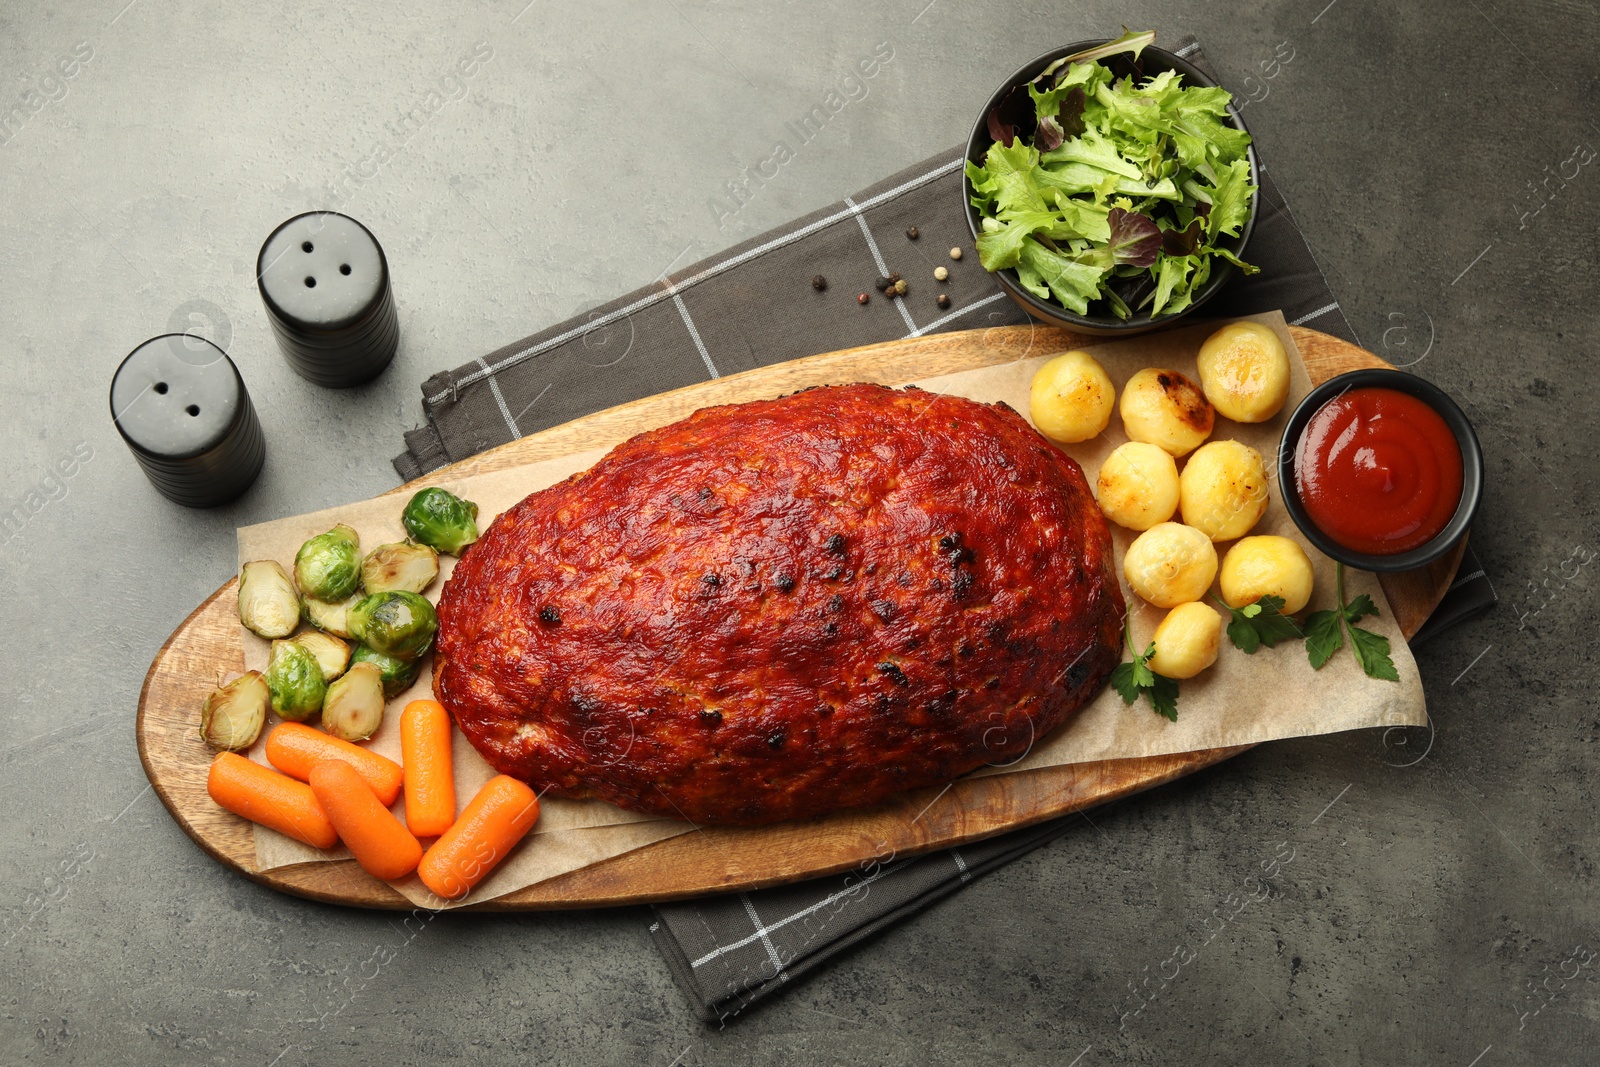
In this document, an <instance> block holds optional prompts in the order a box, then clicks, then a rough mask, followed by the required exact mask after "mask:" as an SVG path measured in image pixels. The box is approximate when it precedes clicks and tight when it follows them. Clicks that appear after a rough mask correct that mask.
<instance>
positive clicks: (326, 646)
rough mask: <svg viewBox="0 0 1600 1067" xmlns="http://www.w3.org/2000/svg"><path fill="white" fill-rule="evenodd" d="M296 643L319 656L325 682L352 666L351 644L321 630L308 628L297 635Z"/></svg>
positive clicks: (318, 659) (318, 662)
mask: <svg viewBox="0 0 1600 1067" xmlns="http://www.w3.org/2000/svg"><path fill="white" fill-rule="evenodd" d="M294 643H295V644H297V645H300V646H301V647H303V648H305V649H306V650H307V651H309V652H310V653H311V654H312V655H313V656H315V657H317V666H319V667H321V668H322V680H323V681H324V682H331V681H333V680H334V679H335V678H337V677H339V675H341V674H343V673H344V670H345V668H346V667H348V666H350V646H349V645H347V644H345V643H344V642H343V641H341V640H339V639H338V638H337V637H333V636H330V635H328V634H325V633H323V632H321V631H320V630H307V631H306V632H305V633H303V634H301V635H300V636H299V637H296V638H295V639H294Z"/></svg>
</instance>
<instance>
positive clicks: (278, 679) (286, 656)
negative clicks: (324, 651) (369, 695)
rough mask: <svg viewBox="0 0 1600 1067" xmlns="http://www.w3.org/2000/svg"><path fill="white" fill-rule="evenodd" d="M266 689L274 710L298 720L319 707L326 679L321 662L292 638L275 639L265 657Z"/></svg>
mask: <svg viewBox="0 0 1600 1067" xmlns="http://www.w3.org/2000/svg"><path fill="white" fill-rule="evenodd" d="M267 691H268V694H269V696H270V697H271V699H272V710H273V711H275V712H277V713H278V714H279V715H281V716H283V717H284V718H285V719H289V720H290V721H292V722H301V721H303V720H305V719H309V718H311V716H313V715H315V714H316V713H317V712H319V711H321V710H322V698H323V696H324V694H326V693H327V691H328V683H327V682H324V681H323V680H322V665H321V664H320V663H318V662H317V657H316V656H313V655H312V654H311V650H310V649H308V648H306V647H305V646H304V645H297V644H295V643H294V642H293V641H274V642H272V657H271V658H270V659H269V660H267Z"/></svg>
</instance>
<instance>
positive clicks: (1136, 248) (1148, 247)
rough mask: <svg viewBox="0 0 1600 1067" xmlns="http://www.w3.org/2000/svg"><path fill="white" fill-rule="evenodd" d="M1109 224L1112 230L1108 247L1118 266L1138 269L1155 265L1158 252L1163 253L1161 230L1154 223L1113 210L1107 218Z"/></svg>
mask: <svg viewBox="0 0 1600 1067" xmlns="http://www.w3.org/2000/svg"><path fill="white" fill-rule="evenodd" d="M1106 223H1107V225H1108V226H1109V227H1110V229H1111V234H1110V239H1109V240H1108V241H1107V244H1108V245H1109V246H1110V248H1111V254H1112V257H1113V258H1114V260H1115V261H1116V262H1117V263H1128V264H1132V265H1133V266H1135V267H1149V266H1151V265H1153V264H1154V263H1155V261H1156V253H1158V252H1160V251H1161V227H1159V226H1157V225H1156V224H1155V221H1154V220H1152V219H1150V218H1149V217H1147V216H1145V215H1141V214H1139V213H1138V212H1135V211H1124V210H1123V209H1122V208H1120V207H1114V208H1112V209H1111V212H1110V214H1109V215H1108V216H1107V217H1106Z"/></svg>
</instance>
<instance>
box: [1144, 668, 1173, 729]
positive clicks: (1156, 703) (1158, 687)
mask: <svg viewBox="0 0 1600 1067" xmlns="http://www.w3.org/2000/svg"><path fill="white" fill-rule="evenodd" d="M1150 677H1151V678H1153V679H1155V681H1154V682H1153V684H1152V685H1151V686H1150V689H1149V693H1150V704H1151V706H1152V707H1154V708H1155V709H1156V714H1157V715H1160V716H1163V717H1164V718H1166V719H1168V720H1169V721H1171V722H1177V721H1178V682H1177V679H1175V678H1168V677H1167V676H1166V675H1164V674H1152V675H1151V676H1150Z"/></svg>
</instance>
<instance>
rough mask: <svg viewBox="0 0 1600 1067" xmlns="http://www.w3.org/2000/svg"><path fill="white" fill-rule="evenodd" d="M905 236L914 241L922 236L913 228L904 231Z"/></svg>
mask: <svg viewBox="0 0 1600 1067" xmlns="http://www.w3.org/2000/svg"><path fill="white" fill-rule="evenodd" d="M906 236H907V237H909V238H911V239H912V240H913V241H915V240H916V239H917V238H918V237H921V236H922V231H921V230H919V229H917V228H916V227H915V226H912V227H911V228H909V229H907V230H906Z"/></svg>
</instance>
